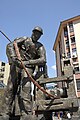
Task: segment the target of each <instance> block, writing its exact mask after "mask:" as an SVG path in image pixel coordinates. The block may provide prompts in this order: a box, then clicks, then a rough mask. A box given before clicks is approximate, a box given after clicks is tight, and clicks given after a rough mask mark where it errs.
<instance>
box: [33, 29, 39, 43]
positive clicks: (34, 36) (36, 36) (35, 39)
mask: <svg viewBox="0 0 80 120" xmlns="http://www.w3.org/2000/svg"><path fill="white" fill-rule="evenodd" d="M40 37H41V33H40V32H39V31H34V32H33V34H32V40H33V42H36V41H37V40H38V39H39V38H40Z"/></svg>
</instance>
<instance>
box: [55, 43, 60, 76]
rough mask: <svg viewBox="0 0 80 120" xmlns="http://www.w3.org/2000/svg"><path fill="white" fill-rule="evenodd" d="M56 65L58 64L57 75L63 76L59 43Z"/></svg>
mask: <svg viewBox="0 0 80 120" xmlns="http://www.w3.org/2000/svg"><path fill="white" fill-rule="evenodd" d="M56 66H57V76H61V66H60V53H59V44H58V45H57V48H56Z"/></svg>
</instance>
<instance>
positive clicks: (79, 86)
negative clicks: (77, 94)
mask: <svg viewBox="0 0 80 120" xmlns="http://www.w3.org/2000/svg"><path fill="white" fill-rule="evenodd" d="M76 82H77V90H80V80H77V81H76Z"/></svg>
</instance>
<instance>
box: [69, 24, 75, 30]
mask: <svg viewBox="0 0 80 120" xmlns="http://www.w3.org/2000/svg"><path fill="white" fill-rule="evenodd" d="M69 30H70V32H74V29H73V23H72V22H70V23H69Z"/></svg>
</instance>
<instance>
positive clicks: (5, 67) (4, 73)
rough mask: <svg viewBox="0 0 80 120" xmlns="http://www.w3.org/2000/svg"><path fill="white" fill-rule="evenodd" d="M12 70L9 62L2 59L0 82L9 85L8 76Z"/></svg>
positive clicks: (0, 63)
mask: <svg viewBox="0 0 80 120" xmlns="http://www.w3.org/2000/svg"><path fill="white" fill-rule="evenodd" d="M9 72H10V66H9V63H4V62H1V61H0V82H2V83H4V84H5V85H7V82H8V77H9Z"/></svg>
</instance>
